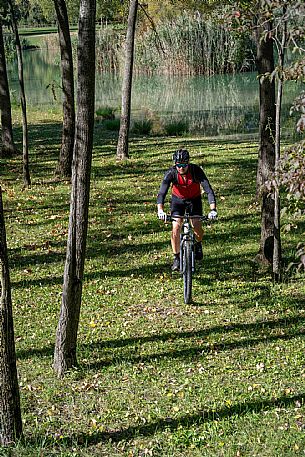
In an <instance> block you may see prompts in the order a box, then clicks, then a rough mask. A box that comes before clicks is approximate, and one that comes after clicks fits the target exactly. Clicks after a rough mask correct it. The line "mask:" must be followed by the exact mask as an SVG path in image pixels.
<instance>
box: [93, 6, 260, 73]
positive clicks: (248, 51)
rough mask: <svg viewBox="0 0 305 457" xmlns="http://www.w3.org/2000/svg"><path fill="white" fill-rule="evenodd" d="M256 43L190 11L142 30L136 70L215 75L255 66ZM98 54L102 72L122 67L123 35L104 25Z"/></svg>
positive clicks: (138, 44)
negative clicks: (193, 14) (152, 27)
mask: <svg viewBox="0 0 305 457" xmlns="http://www.w3.org/2000/svg"><path fill="white" fill-rule="evenodd" d="M253 50H254V44H253V42H252V41H251V39H250V37H249V36H247V35H239V36H236V35H234V34H233V33H232V32H231V33H230V32H229V31H227V30H225V28H224V27H222V26H221V25H219V24H216V23H215V22H212V20H210V19H209V20H207V19H206V18H204V17H197V18H195V17H192V16H189V15H187V14H183V15H181V16H178V17H177V18H175V19H174V20H171V21H167V22H163V23H159V24H158V25H157V27H156V30H146V31H144V32H142V33H141V32H138V34H137V39H136V53H135V58H136V60H135V71H136V72H138V73H147V74H168V75H178V74H184V75H199V74H204V75H212V74H215V73H232V72H237V71H244V70H251V69H253V68H254V59H253V55H254V53H253ZM97 53H98V62H99V67H100V69H101V70H102V71H118V72H120V70H121V62H122V58H123V50H122V36H121V35H120V34H119V33H118V32H116V31H111V32H109V30H107V28H102V29H101V31H100V32H99V34H98V43H97Z"/></svg>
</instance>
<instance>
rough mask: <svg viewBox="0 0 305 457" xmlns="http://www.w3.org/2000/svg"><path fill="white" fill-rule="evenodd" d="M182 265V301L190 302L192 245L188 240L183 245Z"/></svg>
mask: <svg viewBox="0 0 305 457" xmlns="http://www.w3.org/2000/svg"><path fill="white" fill-rule="evenodd" d="M182 267H183V270H182V274H183V296H184V303H190V301H191V300H192V246H191V243H190V242H185V243H184V245H183V257H182Z"/></svg>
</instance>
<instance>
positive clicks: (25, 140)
mask: <svg viewBox="0 0 305 457" xmlns="http://www.w3.org/2000/svg"><path fill="white" fill-rule="evenodd" d="M8 5H9V8H10V13H11V24H12V29H13V32H14V35H15V43H16V53H17V64H18V79H19V86H20V102H21V111H22V157H23V184H24V187H29V186H30V185H31V177H30V168H29V135H28V122H27V112H26V97H25V90H24V78H23V59H22V49H21V43H20V38H19V32H18V26H17V21H16V18H15V12H14V7H13V3H12V0H8Z"/></svg>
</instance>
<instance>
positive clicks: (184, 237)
mask: <svg viewBox="0 0 305 457" xmlns="http://www.w3.org/2000/svg"><path fill="white" fill-rule="evenodd" d="M186 241H190V242H191V247H192V272H193V273H194V271H195V252H194V246H195V243H194V235H193V234H187V235H186V234H184V233H181V235H180V273H181V274H183V273H184V271H183V245H184V243H185V242H186Z"/></svg>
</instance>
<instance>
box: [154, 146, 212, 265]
mask: <svg viewBox="0 0 305 457" xmlns="http://www.w3.org/2000/svg"><path fill="white" fill-rule="evenodd" d="M189 160H190V156H189V152H188V151H187V150H186V149H178V150H177V151H176V152H175V153H174V154H173V161H174V163H175V165H174V166H173V167H171V168H170V169H169V170H167V172H166V173H165V175H164V178H163V181H162V184H161V187H160V190H159V193H158V197H157V206H158V218H159V219H161V220H163V221H166V213H165V212H164V201H165V197H166V194H167V192H168V189H169V187H170V185H171V186H172V198H171V215H172V216H184V213H185V209H186V208H188V211H189V214H190V215H191V216H195V215H196V216H202V198H201V188H200V186H202V188H203V190H204V191H205V193H206V194H207V198H208V202H209V204H210V212H209V214H208V218H209V219H216V218H217V210H216V198H215V194H214V191H213V189H212V187H211V185H210V183H209V180H208V178H207V177H206V175H205V173H204V171H203V170H202V168H201V167H199V166H198V165H195V164H193V163H189ZM181 225H182V219H177V220H175V221H173V226H172V234H171V245H172V250H173V253H174V261H173V265H172V271H178V270H179V269H180V230H181ZM192 225H193V228H194V234H195V240H196V244H195V259H196V260H201V259H202V257H203V254H202V243H201V242H202V237H203V229H202V222H201V221H200V220H199V219H195V218H194V219H192Z"/></svg>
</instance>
